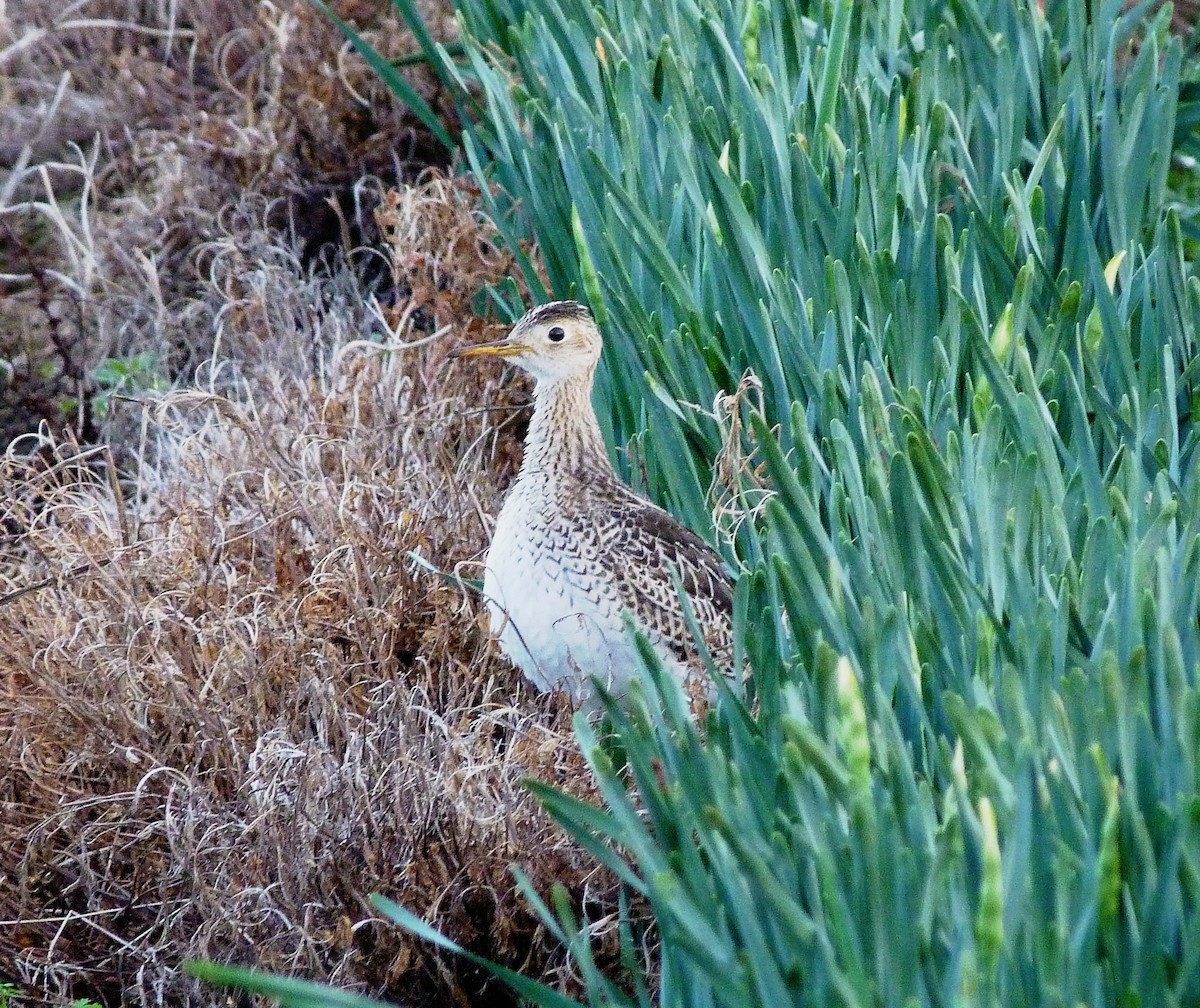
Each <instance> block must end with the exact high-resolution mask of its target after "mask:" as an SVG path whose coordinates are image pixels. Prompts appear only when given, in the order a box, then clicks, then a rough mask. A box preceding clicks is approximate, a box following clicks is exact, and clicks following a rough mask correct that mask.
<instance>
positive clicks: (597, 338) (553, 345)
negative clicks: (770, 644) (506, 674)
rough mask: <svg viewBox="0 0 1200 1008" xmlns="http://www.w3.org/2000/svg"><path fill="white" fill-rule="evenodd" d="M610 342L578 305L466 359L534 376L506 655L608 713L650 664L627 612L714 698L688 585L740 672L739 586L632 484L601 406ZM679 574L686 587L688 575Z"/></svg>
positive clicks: (512, 502) (501, 519)
mask: <svg viewBox="0 0 1200 1008" xmlns="http://www.w3.org/2000/svg"><path fill="white" fill-rule="evenodd" d="M602 348H603V340H602V337H601V334H600V330H599V328H598V327H597V325H596V322H595V320H594V318H593V317H592V314H591V312H590V311H589V310H588V309H587V308H586V307H584V306H583V305H581V304H579V303H577V302H575V301H552V302H550V303H548V304H542V305H539V306H537V307H535V308H533V309H531V310H530V311H529V312H528V313H526V314H525V316H524V317H523V318H521V319H520V320H519V321H518V322H517V323H516V325H514V326H513V327H512V329H511V330H510V332H509V334H508V336H507V337H505V338H503V339H500V340H496V341H494V342H491V343H482V344H476V345H470V346H465V347H461V348H459V349H457V350H455V351H453V352H452V356H453V357H456V358H466V357H494V358H495V357H498V358H502V359H504V360H507V361H512V362H513V363H514V364H516V365H517V366H518V367H520V368H522V369H523V370H525V371H526V372H528V373H529V374H530V375H532V376H533V378H534V381H535V386H534V395H533V415H532V418H531V419H530V422H529V430H528V433H527V434H526V437H525V453H524V457H523V459H522V462H521V467H520V470H519V472H518V475H517V478H516V481H515V482H514V483H513V485H512V487H511V488H510V490H509V492H508V494H507V496H506V497H505V499H504V503H503V505H502V506H501V508H500V513H499V515H498V517H497V519H496V525H495V530H494V532H493V534H492V539H491V544H490V546H489V547H488V550H487V554H486V558H485V560H484V579H483V595H484V602H485V604H486V607H487V610H488V613H489V625H490V630H491V633H492V635H493V636H494V637H496V638H498V640H499V644H500V649H501V650H502V651H503V652H504V654H505V655H506V656H507V657H508V658H509V660H510V661H512V663H513V664H514V665H516V666H517V667H518V668H519V669H520V670H521V671H522V673H523V674H524V675H525V677H526V678H527V679H529V680H530V681H531V682H532V683H533V684H534V686H536V687H537V688H538V689H539V690H540V691H542V692H545V691H549V690H557V691H561V692H564V693H566V694H567V695H568V696H569V697H570V698H571V700H572V702H573V703H574V705H575V706H576V707H580V708H583V709H586V710H589V711H597V710H599V709H600V708H601V706H602V701H601V699H600V696H599V694H598V691H596V690H595V683H596V682H600V683H603V685H604V686H605V688H606V690H607V691H608V692H609V693H610V694H611V695H612V696H614V697H615V698H617V699H618V700H620V699H622V698H624V697H625V696H626V695H627V692H628V689H629V685H630V682H631V680H632V679H633V677H634V676H635V675H636V674H637V672H636V670H637V669H639V668H640V667H641V665H640V662H639V660H638V657H637V654H636V649H635V646H634V644H633V642H632V640H631V638H630V635H629V633H628V630H627V628H626V623H625V620H626V615H625V614H628V616H629V617H631V618H632V621H633V623H634V624H635V625H636V626H637V627H638V629H640V630H641V631H642V633H643V634H645V636H646V638H647V640H648V641H649V643H650V645H651V647H653V648H654V650H655V651H656V653H657V655H658V657H659V658H660V659H661V660H662V662H663V664H664V666H665V667H666V668H667V669H668V670H670V671H671V672H673V673H674V674H675V675H676V676H677V677H678V678H679V680H680V681H681V682H682V683H683V685H684V686H685V689H686V690H687V691H688V694H689V695H690V696H691V698H692V699H693V700H697V699H700V698H704V699H705V700H707V699H711V697H712V696H713V683H712V679H711V677H710V675H709V674H708V672H707V668H708V664H707V662H706V661H705V659H704V657H703V656H702V654H701V652H700V650H699V649H698V647H697V645H696V640H695V637H694V635H693V633H692V630H691V628H690V626H689V622H688V618H687V616H686V614H685V610H684V607H683V605H682V603H681V600H680V596H679V591H678V588H677V584H678V585H681V586H682V589H683V591H684V593H685V594H686V595H687V598H688V601H689V603H690V605H691V609H692V613H693V615H694V618H695V623H696V626H697V627H698V628H699V629H700V631H701V637H702V639H703V641H704V645H705V648H706V649H707V651H708V653H709V657H710V658H711V659H712V663H713V665H714V666H715V668H716V669H717V670H718V671H719V672H721V673H722V674H724V675H726V676H728V675H730V674H731V673H732V665H733V584H732V581H731V578H730V576H729V573H728V571H727V569H726V566H725V563H724V561H723V560H722V558H721V556H720V554H718V553H717V552H716V551H715V550H714V549H713V548H712V547H711V546H709V545H708V544H707V543H706V542H705V541H704V540H703V539H702V538H701V537H700V536H699V535H697V534H696V533H695V532H693V531H692V530H691V529H689V528H687V527H686V526H685V525H683V524H682V523H681V522H680V521H678V520H677V519H676V518H674V517H673V516H672V515H670V514H668V513H667V512H666V511H664V510H663V509H662V508H661V507H659V506H658V505H656V504H654V503H653V502H651V501H649V500H647V499H646V498H644V497H642V496H640V495H639V494H637V493H636V492H635V491H634V490H633V489H632V488H631V487H629V486H627V485H626V484H625V483H623V482H622V481H621V478H620V477H619V476H618V475H617V472H616V470H615V469H614V468H613V465H612V463H611V461H610V460H609V456H608V452H607V450H606V449H605V445H604V439H603V437H602V435H601V433H600V425H599V422H598V421H597V419H596V413H595V410H594V408H593V406H592V386H593V381H594V378H595V374H596V366H597V364H598V363H599V361H600V356H601V351H602ZM677 579H678V581H677Z"/></svg>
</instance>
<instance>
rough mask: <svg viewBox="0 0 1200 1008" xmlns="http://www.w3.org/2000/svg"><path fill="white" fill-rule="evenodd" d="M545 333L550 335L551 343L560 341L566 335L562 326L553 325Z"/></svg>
mask: <svg viewBox="0 0 1200 1008" xmlns="http://www.w3.org/2000/svg"><path fill="white" fill-rule="evenodd" d="M546 335H547V336H549V337H550V342H551V343H561V342H562V341H563V340H564V339H566V337H567V334H566V333H565V332H564V331H563V327H562V326H555V327H554V328H553V329H551V330H550V331H549V332H548V333H546Z"/></svg>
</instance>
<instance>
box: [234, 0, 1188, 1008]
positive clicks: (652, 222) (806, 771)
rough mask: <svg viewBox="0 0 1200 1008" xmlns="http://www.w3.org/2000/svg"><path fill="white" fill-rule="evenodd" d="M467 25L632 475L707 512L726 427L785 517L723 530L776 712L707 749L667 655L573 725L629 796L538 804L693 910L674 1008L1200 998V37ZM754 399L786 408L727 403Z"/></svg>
mask: <svg viewBox="0 0 1200 1008" xmlns="http://www.w3.org/2000/svg"><path fill="white" fill-rule="evenodd" d="M398 6H399V7H400V8H401V9H402V10H406V12H407V13H408V14H409V16H412V11H411V8H409V7H408V5H407V4H405V3H403V2H400V3H399V4H398ZM459 11H460V17H461V22H462V25H463V32H464V42H465V44H466V53H467V58H466V59H465V60H464V61H462V62H454V61H453V60H451V59H450V54H449V53H447V52H446V51H445V50H443V49H440V48H438V47H436V46H434V45H432V44H430V45H429V46H428V53H429V59H430V62H431V64H433V65H434V66H437V67H439V68H440V70H441V72H442V73H443V74H444V75H445V77H446V79H447V80H448V81H450V82H451V83H453V84H455V85H456V86H457V87H458V88H459V89H460V92H459V93H460V98H461V101H462V104H463V107H464V109H465V110H466V111H467V112H468V113H469V118H468V119H467V121H466V123H465V124H464V133H463V156H464V161H465V163H466V164H467V165H469V166H470V167H471V168H472V169H473V170H474V172H475V173H476V174H477V175H478V176H479V177H481V178H484V179H487V180H488V181H489V182H490V183H492V186H491V188H490V189H487V190H485V191H486V192H488V193H489V195H490V197H491V205H490V209H491V213H492V215H493V216H494V218H495V219H496V220H498V221H500V222H501V226H502V230H503V233H504V237H505V239H506V241H507V242H508V244H509V247H510V248H511V249H513V250H514V254H515V253H517V252H518V251H519V250H520V248H521V247H522V246H521V243H522V241H523V240H525V239H527V238H528V237H533V238H536V240H537V242H538V247H539V250H540V254H541V256H542V259H543V261H544V263H545V269H546V274H547V276H548V281H549V283H548V292H549V291H552V292H553V293H554V294H555V295H556V296H570V295H576V296H581V297H583V298H585V299H586V300H587V301H588V302H589V303H590V304H591V305H592V307H593V308H594V309H595V310H596V312H597V314H598V316H599V317H600V319H601V321H602V322H603V324H604V327H605V331H606V334H607V336H608V345H607V350H606V356H605V363H606V370H605V372H604V374H603V376H602V380H601V382H600V385H599V390H598V395H597V399H598V404H599V406H600V410H601V413H602V415H603V416H604V417H605V418H606V421H607V425H608V426H607V432H608V434H609V436H610V437H611V439H612V444H613V445H614V447H629V448H630V449H631V454H632V456H633V457H634V458H635V459H636V462H637V464H636V465H635V466H631V467H630V471H632V472H637V473H639V474H640V475H643V476H644V479H645V481H646V484H647V485H648V487H649V489H650V490H651V492H652V493H653V494H654V495H656V496H657V497H659V498H660V499H661V500H663V501H665V502H667V503H669V504H670V505H671V506H672V507H673V508H674V509H675V510H676V512H677V513H679V514H680V515H681V516H682V517H684V518H685V519H687V520H689V521H690V523H691V524H692V525H693V526H696V527H704V526H705V524H706V521H707V518H708V512H709V509H710V506H711V504H712V498H711V497H710V496H709V492H708V491H709V486H710V480H711V478H712V477H711V475H710V464H711V460H712V459H714V457H715V456H716V455H717V453H718V450H719V449H721V448H722V440H721V439H722V434H721V430H722V426H721V424H720V423H718V420H724V422H725V430H726V431H729V430H730V429H731V428H730V421H731V419H732V418H736V419H737V421H738V422H737V424H736V425H735V426H734V427H733V429H734V430H736V431H737V432H738V436H737V437H736V438H734V441H735V442H736V443H735V444H731V443H729V436H728V434H727V435H726V443H725V444H724V449H725V457H726V458H741V459H755V460H756V461H757V462H758V463H759V464H760V465H759V467H758V468H757V469H755V468H753V467H745V466H743V467H735V468H733V469H732V473H733V475H732V476H731V475H730V471H729V470H727V471H725V472H723V473H722V472H719V473H718V476H719V477H720V478H721V479H724V480H726V482H727V483H731V484H732V485H727V486H725V487H724V488H722V492H723V493H724V494H725V497H724V504H723V506H725V507H727V506H728V500H729V499H730V495H732V499H733V500H739V499H740V500H744V501H747V502H749V501H751V500H753V501H754V502H755V506H754V508H753V509H752V511H750V510H748V518H749V520H746V521H743V522H741V523H740V525H738V526H737V531H736V534H735V535H734V537H733V541H732V542H731V543H728V544H727V546H728V548H729V551H730V555H731V558H735V559H736V562H737V563H738V564H739V566H740V567H741V568H742V569H743V571H744V573H743V574H742V576H741V578H740V580H739V583H738V588H737V595H736V602H735V619H736V628H737V639H738V646H739V648H740V650H741V651H742V652H743V653H744V654H745V656H746V658H747V659H748V661H749V663H750V666H751V667H752V669H753V671H754V679H753V699H754V706H753V708H752V710H747V709H746V708H744V707H743V706H742V705H740V704H737V703H734V702H730V701H727V702H725V703H722V704H720V705H719V706H718V708H717V709H716V711H715V712H714V713H713V714H712V715H711V716H710V717H709V719H708V721H707V724H706V725H705V726H704V730H703V732H701V730H700V729H699V728H698V727H697V726H696V725H695V724H694V723H693V722H692V721H691V719H690V718H689V717H688V715H687V713H686V710H685V708H684V706H683V705H682V703H681V702H680V698H679V695H678V691H677V690H676V688H675V687H674V686H673V684H671V683H669V682H666V681H664V680H663V677H662V675H661V672H660V670H658V669H656V668H655V667H654V661H653V656H652V655H651V654H650V653H649V652H648V651H647V653H646V655H645V657H646V664H647V668H646V673H647V676H646V681H645V687H644V691H643V692H641V693H638V692H635V694H634V696H633V698H632V699H631V701H630V703H629V704H628V706H627V708H624V709H621V708H615V707H614V708H613V709H612V710H611V711H610V716H611V719H612V723H613V725H614V728H615V730H614V732H613V734H612V735H611V736H598V735H597V734H595V733H594V732H593V731H592V729H591V728H590V727H589V726H588V725H587V724H586V722H584V721H582V720H577V722H576V732H577V734H578V735H579V737H580V740H581V745H582V748H583V751H584V753H585V755H586V756H587V758H588V760H589V762H590V764H591V767H592V770H593V772H594V774H595V776H596V780H597V783H598V786H599V788H600V790H601V793H602V795H603V801H602V802H601V803H600V804H599V805H594V804H585V803H580V802H578V801H576V800H573V799H571V798H569V797H567V796H563V795H561V794H559V793H557V792H555V791H554V790H553V789H550V788H546V787H542V786H535V791H536V793H537V794H538V795H539V796H540V797H541V798H542V800H543V802H545V804H546V806H547V807H548V808H549V809H550V810H551V812H552V813H553V814H554V815H555V817H556V818H557V819H558V820H559V821H560V822H562V823H563V824H564V825H565V826H566V827H567V828H568V829H569V830H570V831H572V833H573V834H574V835H575V836H576V837H577V838H578V839H579V840H580V842H581V843H583V844H585V845H586V846H587V847H588V849H589V850H591V851H592V852H593V854H594V855H595V856H596V857H597V859H598V860H599V861H600V862H601V863H603V864H605V865H607V866H608V867H609V868H610V869H611V870H612V871H613V872H614V873H616V874H617V875H618V876H619V877H620V878H622V879H623V880H624V882H625V884H626V886H627V887H628V889H629V891H630V892H631V893H636V894H637V895H638V896H640V897H642V898H644V899H645V900H646V901H647V902H648V903H649V905H650V906H651V907H652V908H653V911H654V917H655V925H656V928H657V939H658V941H659V943H660V944H659V948H660V956H661V987H660V988H659V992H658V1003H661V1004H671V1005H675V1004H679V1005H697V1004H704V1005H730V1006H733V1005H744V1004H750V1003H756V1004H771V1005H776V1004H802V1005H807V1004H811V1005H822V1006H824V1005H829V1004H846V1005H850V1004H885V1005H905V1006H908V1005H925V1004H929V1005H934V1004H946V1003H954V1004H963V1005H992V1004H1010V1003H1022V1004H1031V1005H1043V1004H1044V1005H1051V1004H1072V1005H1074V1004H1087V1005H1097V1006H1099V1005H1115V1004H1124V1003H1141V1004H1175V1005H1184V1004H1190V1003H1193V1002H1195V1001H1197V999H1200V910H1198V909H1197V908H1198V907H1200V830H1198V829H1197V827H1196V820H1195V809H1196V807H1197V799H1198V798H1200V781H1198V779H1197V748H1198V747H1197V745H1196V739H1197V737H1200V735H1198V733H1200V693H1198V691H1197V672H1198V670H1200V520H1198V515H1197V511H1196V502H1197V501H1198V500H1200V492H1198V491H1200V473H1198V465H1197V451H1196V449H1197V446H1198V444H1200V433H1198V432H1197V426H1196V424H1195V418H1194V413H1195V408H1196V404H1197V402H1198V401H1200V384H1198V375H1197V371H1196V367H1195V363H1194V362H1195V361H1196V359H1197V356H1198V355H1197V332H1196V321H1195V320H1196V319H1197V318H1200V278H1198V277H1197V275H1196V272H1195V264H1194V263H1193V262H1192V261H1190V260H1189V259H1188V258H1186V256H1185V254H1184V245H1183V236H1182V229H1181V225H1180V221H1179V217H1178V215H1177V214H1176V213H1175V212H1174V211H1173V210H1172V209H1171V207H1170V205H1169V204H1170V198H1169V197H1170V193H1169V189H1168V174H1169V170H1170V167H1171V152H1172V150H1173V149H1174V146H1175V144H1176V141H1177V136H1176V131H1175V123H1176V113H1177V110H1178V107H1179V105H1178V102H1179V94H1180V86H1181V85H1180V82H1181V79H1182V78H1181V65H1182V51H1181V47H1180V45H1179V43H1178V41H1175V40H1172V39H1170V38H1169V37H1168V35H1167V33H1166V17H1167V15H1166V14H1165V13H1162V14H1159V15H1157V16H1156V17H1154V18H1153V19H1152V20H1151V21H1149V22H1145V21H1144V12H1145V9H1144V8H1138V9H1135V10H1132V11H1129V12H1126V13H1122V11H1121V10H1120V6H1119V5H1118V4H1115V3H1109V4H1103V5H1090V6H1089V5H1086V4H1084V3H1082V2H1077V0H1065V2H1061V3H1052V4H1049V5H1047V8H1046V11H1045V13H1044V14H1043V13H1042V12H1041V11H1040V10H1039V9H1038V8H1037V7H1036V6H1035V5H1033V4H1027V3H1018V4H1012V3H1010V2H1003V0H997V2H990V0H963V2H961V3H956V4H953V5H949V6H947V5H944V4H924V3H920V2H915V3H908V4H901V3H898V2H892V3H880V4H875V5H868V6H865V7H863V6H852V5H851V4H849V3H848V2H845V0H835V2H833V3H830V4H819V5H808V4H804V3H798V2H792V3H788V2H780V3H772V4H754V3H740V2H716V0H674V2H672V0H667V2H665V3H662V4H656V5H654V6H652V7H646V6H644V5H641V4H633V3H629V2H627V0H602V2H593V0H562V2H560V3H555V4H548V3H539V2H531V3H522V2H505V0H486V2H485V0H462V2H461V3H460V5H459ZM1135 42H1136V44H1135ZM524 275H525V278H526V280H527V282H528V283H529V285H530V287H531V288H533V289H537V285H538V280H537V277H536V275H535V273H534V271H533V270H532V269H526V271H525V274H524ZM497 298H498V300H500V301H501V302H505V300H506V295H505V293H504V292H503V291H498V292H497ZM509 303H510V307H512V309H513V310H514V312H515V309H516V306H515V305H512V304H511V302H509ZM747 370H749V371H751V372H753V374H754V376H755V378H754V382H755V383H757V384H758V385H760V386H761V390H762V391H761V406H760V408H752V406H751V405H750V404H748V403H747V401H746V400H745V398H744V397H743V398H734V399H732V400H731V399H729V398H727V393H729V392H730V391H732V390H733V389H734V388H735V387H737V386H738V384H739V380H740V378H741V376H742V375H743V373H744V372H746V371H747ZM714 404H715V405H714ZM710 406H712V407H713V414H714V415H706V411H707V410H708V409H709V407H710ZM764 496H766V497H767V498H769V499H767V500H766V502H765V504H763V503H762V498H763V497H764ZM528 894H529V895H530V897H531V898H532V899H534V900H535V905H537V906H538V907H539V909H540V912H541V913H542V915H543V918H544V920H545V921H546V922H547V926H548V927H551V928H553V929H556V933H557V934H558V935H559V937H560V939H561V940H562V941H563V942H564V944H565V945H566V946H567V947H568V948H569V949H570V950H571V953H572V955H573V956H574V958H575V960H576V962H577V964H578V968H579V969H580V972H581V974H582V975H583V976H584V977H585V978H586V980H587V983H588V995H589V1000H590V1001H591V1002H592V1003H604V1004H634V1003H636V1004H649V1003H650V1002H651V1000H652V997H651V993H650V990H649V987H648V986H647V985H646V984H645V982H644V979H643V977H642V975H641V972H640V968H639V966H638V960H637V958H636V956H635V955H634V954H633V953H634V950H635V949H636V948H637V943H638V940H639V939H638V931H637V929H636V928H633V927H632V926H629V925H628V924H627V923H626V925H625V926H624V927H623V931H622V934H623V941H624V945H625V949H626V952H627V955H626V959H625V963H626V967H627V969H628V971H629V973H628V975H627V976H626V978H625V980H624V981H623V982H622V983H621V984H617V983H614V978H612V977H609V976H607V975H605V974H604V973H603V972H602V971H600V970H598V969H597V968H596V967H595V965H594V962H593V959H592V956H591V952H590V946H589V941H588V938H587V924H586V922H584V921H579V920H578V919H577V918H576V917H575V916H574V914H573V913H572V912H571V911H570V910H569V908H567V907H565V906H564V905H562V904H561V902H560V901H556V900H551V902H550V903H549V904H547V903H543V902H541V899H543V898H544V896H538V894H537V893H535V892H533V891H532V890H529V891H528ZM395 915H396V916H397V918H399V919H402V920H404V921H405V922H406V923H407V925H408V926H410V927H412V928H414V929H416V930H417V931H418V932H419V933H422V934H424V935H426V936H427V937H435V936H434V935H431V934H430V932H429V930H428V929H427V928H425V927H423V925H421V924H420V922H419V921H417V920H416V919H414V918H413V917H411V916H410V915H405V914H404V913H402V912H400V911H396V913H395ZM242 980H243V981H244V980H245V978H242ZM275 993H276V994H277V995H279V994H281V992H279V991H276V992H275ZM532 996H534V997H535V998H536V999H537V1000H539V1001H540V1003H543V1004H562V1003H563V1002H562V1000H561V999H560V998H559V997H558V996H556V995H554V994H553V993H552V992H549V991H542V992H540V993H536V994H534V995H532ZM284 999H285V1000H287V998H286V996H285V997H284Z"/></svg>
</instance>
